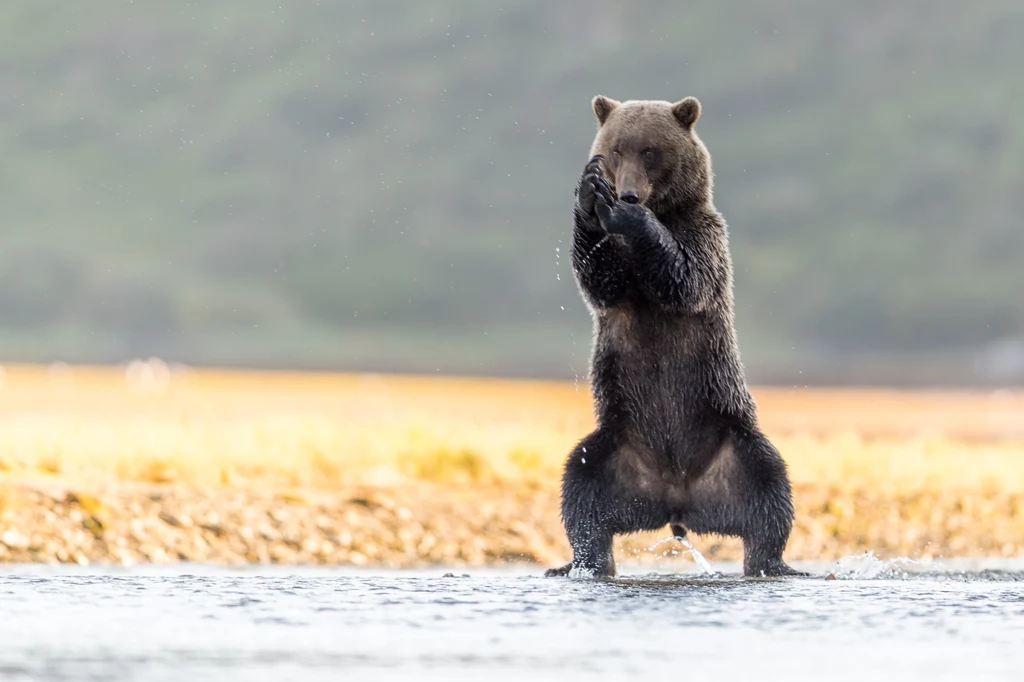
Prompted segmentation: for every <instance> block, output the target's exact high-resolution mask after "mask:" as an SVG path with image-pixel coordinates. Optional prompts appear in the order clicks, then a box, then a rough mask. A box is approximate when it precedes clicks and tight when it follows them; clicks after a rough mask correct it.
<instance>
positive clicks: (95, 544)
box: [0, 481, 1024, 568]
mask: <svg viewBox="0 0 1024 682" xmlns="http://www.w3.org/2000/svg"><path fill="white" fill-rule="evenodd" d="M794 493H795V499H796V504H797V520H796V525H795V527H794V530H793V534H792V536H791V539H790V542H789V546H788V550H787V552H786V557H787V559H789V560H794V561H800V560H836V559H840V558H842V557H844V556H850V555H853V554H859V553H863V552H868V551H870V552H873V553H874V554H875V555H876V556H879V557H881V558H895V557H906V558H912V559H927V558H940V557H941V558H954V557H1009V556H1019V555H1021V554H1024V494H1018V493H1005V492H999V491H964V492H951V491H942V492H928V491H919V492H912V493H905V494H903V493H901V494H893V495H888V496H885V495H881V494H878V493H872V492H869V491H844V490H841V489H837V488H835V487H831V486H807V485H803V486H796V487H795V490H794ZM669 535H670V534H669V531H668V529H667V528H666V529H664V530H661V531H657V532H653V533H644V534H638V535H634V536H628V537H625V538H620V539H619V540H618V542H617V546H618V547H617V552H618V556H620V557H626V558H628V559H629V560H630V561H633V562H638V563H665V562H673V561H681V562H690V561H691V558H690V556H689V553H688V552H687V551H685V550H684V548H683V547H682V546H681V545H680V544H679V543H677V542H676V541H674V540H671V539H670V538H669ZM693 543H694V545H695V546H696V547H697V549H698V550H700V551H701V552H702V553H703V554H704V556H705V557H707V558H708V559H712V560H721V561H733V560H737V559H739V558H741V556H742V553H741V552H742V549H741V548H742V545H741V544H740V542H739V541H738V540H736V539H733V538H715V537H697V538H693ZM568 557H569V548H568V544H567V543H566V540H565V536H564V532H563V530H562V526H561V523H560V521H559V518H558V490H557V488H555V487H552V486H536V485H527V484H523V485H518V486H504V487H494V486H489V487H476V488H474V487H469V486H463V487H454V486H450V485H440V484H430V483H419V482H410V483H407V484H402V485H398V486H394V487H387V488H382V487H381V488H372V487H352V488H347V489H342V490H335V491H329V492H324V491H318V490H300V491H269V490H267V491H259V490H251V489H245V488H240V487H231V486H224V487H211V488H199V487H190V486H187V485H183V484H149V483H135V482H124V481H115V482H109V483H103V484H92V485H75V486H71V485H69V484H67V483H65V482H44V483H38V482H33V483H27V482H16V481H6V482H0V563H72V562H73V563H79V564H90V563H101V564H119V565H133V564H138V563H171V562H179V561H187V562H200V563H211V564H224V565H232V564H261V563H262V564H267V563H270V564H310V565H317V564H320V565H355V566H381V567H387V568H422V567H428V566H452V567H472V566H487V565H500V564H508V563H526V564H537V565H538V566H539V567H545V566H553V565H557V564H560V563H564V562H565V561H566V560H567V559H568Z"/></svg>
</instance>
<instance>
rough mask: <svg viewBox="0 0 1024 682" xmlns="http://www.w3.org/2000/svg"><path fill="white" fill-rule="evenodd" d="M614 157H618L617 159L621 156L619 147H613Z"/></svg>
mask: <svg viewBox="0 0 1024 682" xmlns="http://www.w3.org/2000/svg"><path fill="white" fill-rule="evenodd" d="M612 157H613V158H616V159H617V158H619V150H618V149H613V150H612Z"/></svg>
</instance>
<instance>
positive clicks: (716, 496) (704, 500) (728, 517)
mask: <svg viewBox="0 0 1024 682" xmlns="http://www.w3.org/2000/svg"><path fill="white" fill-rule="evenodd" d="M687 491H688V499H687V501H686V505H685V508H684V511H683V513H682V514H681V518H680V521H681V522H682V524H683V525H684V526H685V527H686V528H689V529H690V530H691V531H693V532H694V533H697V534H699V535H702V534H705V533H714V534H719V535H730V536H734V537H740V538H742V539H743V574H744V575H746V576H781V575H805V574H802V573H800V572H798V571H795V570H793V569H792V568H790V567H789V566H787V565H786V563H785V562H784V561H783V560H782V552H783V550H785V548H786V543H787V542H788V541H789V534H790V531H791V529H792V527H793V501H792V493H791V491H790V484H789V477H788V474H787V472H786V464H785V462H784V461H783V459H782V457H781V456H780V455H779V453H778V451H776V450H775V448H774V447H773V446H772V445H771V443H769V442H768V440H767V439H766V438H765V437H764V436H763V435H761V434H760V433H757V432H754V433H751V434H735V435H733V436H732V437H730V438H729V440H728V441H727V444H726V445H725V446H724V447H723V448H722V449H721V450H720V451H719V453H718V455H717V456H716V458H715V460H714V462H713V463H712V464H711V466H710V467H708V470H707V471H706V472H704V473H703V474H702V475H701V477H700V478H698V479H696V480H694V481H692V482H691V483H690V484H689V486H688V490H687ZM673 531H675V529H674V528H673Z"/></svg>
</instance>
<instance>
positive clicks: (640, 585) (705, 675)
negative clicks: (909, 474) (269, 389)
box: [0, 556, 1024, 682]
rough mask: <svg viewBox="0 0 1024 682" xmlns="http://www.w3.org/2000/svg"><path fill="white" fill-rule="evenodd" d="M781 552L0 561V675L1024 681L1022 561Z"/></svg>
mask: <svg viewBox="0 0 1024 682" xmlns="http://www.w3.org/2000/svg"><path fill="white" fill-rule="evenodd" d="M796 566H798V567H801V568H803V569H805V570H813V571H815V575H814V576H813V577H811V578H786V579H761V580H751V579H744V578H742V577H741V576H740V575H739V570H740V569H739V566H738V565H734V564H714V565H712V566H711V568H712V569H713V571H714V573H712V574H710V575H709V574H707V573H705V572H704V571H703V570H702V569H701V568H700V567H698V566H697V565H692V569H687V568H686V567H685V566H684V567H683V569H681V570H682V572H672V573H670V572H665V571H661V572H658V571H657V569H651V568H650V567H643V568H641V567H637V568H630V567H628V566H626V567H620V569H622V570H624V573H625V575H623V576H621V577H618V578H615V579H612V580H598V581H595V580H570V579H565V578H561V579H554V578H543V577H540V575H539V574H540V572H541V570H542V569H539V568H529V569H522V568H518V569H515V570H492V569H487V570H454V571H451V572H452V573H453V574H454V575H453V576H449V577H445V573H446V572H447V571H446V570H444V569H439V570H430V571H421V572H411V571H395V572H389V571H384V570H352V569H347V570H330V569H313V568H309V569H305V568H294V567H287V568H286V567H281V568H265V567H259V568H253V569H250V570H244V569H239V570H220V569H215V568H212V567H204V566H193V565H186V566H174V567H170V568H168V567H150V568H139V567H136V568H132V569H127V570H126V569H101V568H74V569H69V568H64V567H43V566H6V567H0V680H3V681H4V682H8V681H10V682H14V681H18V680H175V681H181V680H190V681H198V680H224V681H229V680H275V681H277V680H303V681H306V682H309V681H313V680H328V679H330V680H335V679H362V680H391V679H405V680H426V679H437V680H480V679H485V680H488V681H489V682H497V681H500V680H530V682H534V681H537V680H549V679H551V680H573V679H580V680H598V679H601V680H603V679H617V680H625V679H627V678H634V677H636V678H637V679H652V680H653V679H673V680H715V681H720V680H752V679H786V680H816V681H820V680H857V681H858V682H863V681H864V680H876V679H895V680H901V681H905V680H958V681H959V682H963V681H964V680H1021V679H1024V560H1013V561H1006V562H999V561H978V562H957V563H948V564H942V563H932V564H914V563H912V562H898V561H896V562H882V561H879V560H877V559H874V558H872V557H870V556H863V557H850V558H848V559H846V560H843V561H841V562H835V563H828V564H820V565H817V564H796Z"/></svg>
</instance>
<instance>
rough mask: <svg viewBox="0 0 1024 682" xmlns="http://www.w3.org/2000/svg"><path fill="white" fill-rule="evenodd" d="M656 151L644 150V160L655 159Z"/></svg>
mask: <svg viewBox="0 0 1024 682" xmlns="http://www.w3.org/2000/svg"><path fill="white" fill-rule="evenodd" d="M654 157H655V152H654V150H653V149H649V148H648V149H645V150H644V161H654Z"/></svg>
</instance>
